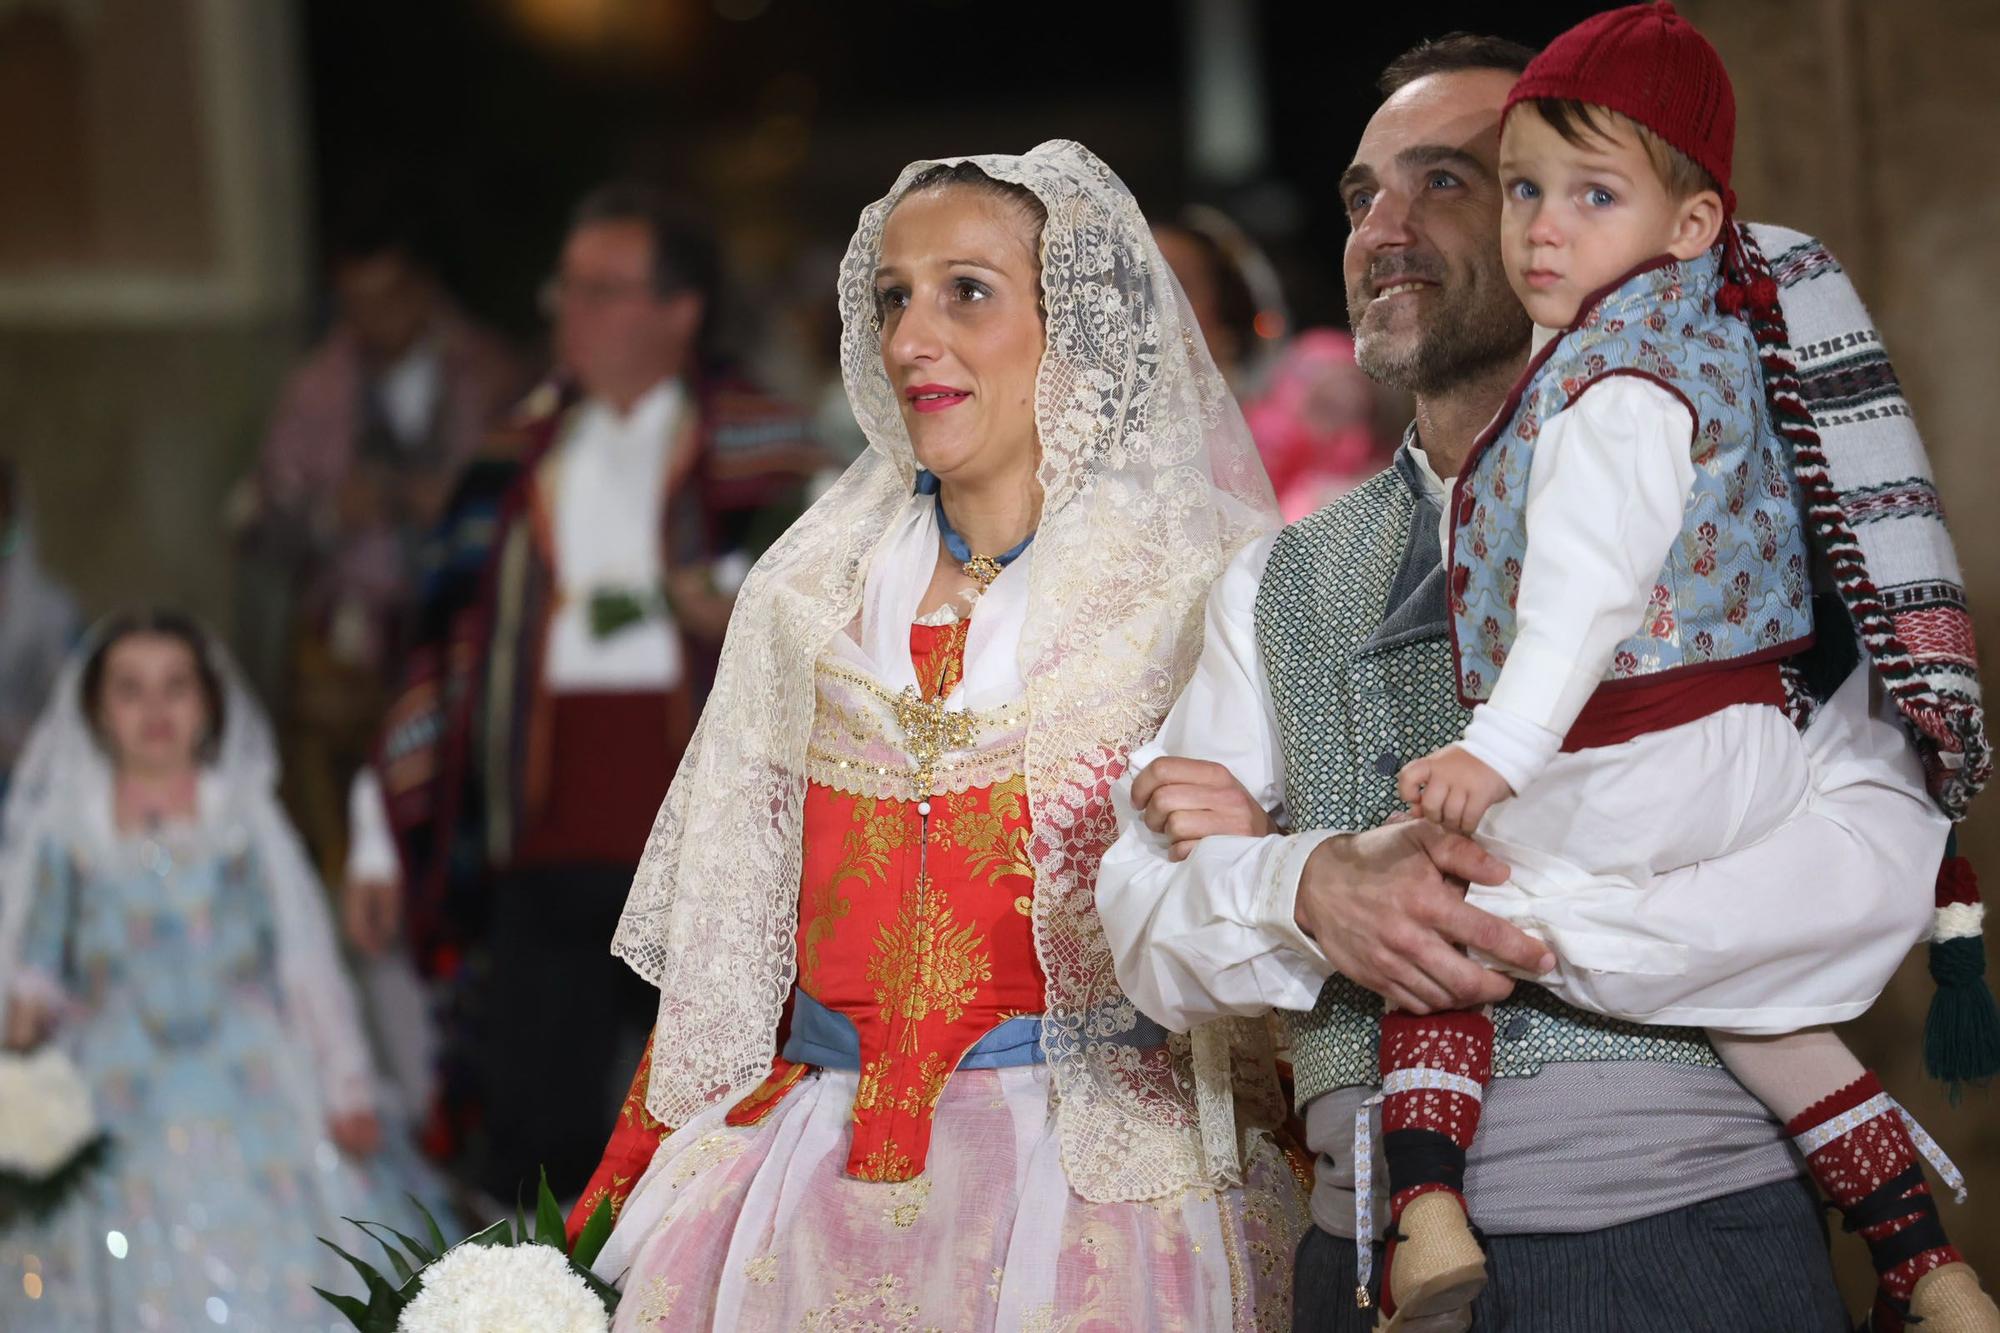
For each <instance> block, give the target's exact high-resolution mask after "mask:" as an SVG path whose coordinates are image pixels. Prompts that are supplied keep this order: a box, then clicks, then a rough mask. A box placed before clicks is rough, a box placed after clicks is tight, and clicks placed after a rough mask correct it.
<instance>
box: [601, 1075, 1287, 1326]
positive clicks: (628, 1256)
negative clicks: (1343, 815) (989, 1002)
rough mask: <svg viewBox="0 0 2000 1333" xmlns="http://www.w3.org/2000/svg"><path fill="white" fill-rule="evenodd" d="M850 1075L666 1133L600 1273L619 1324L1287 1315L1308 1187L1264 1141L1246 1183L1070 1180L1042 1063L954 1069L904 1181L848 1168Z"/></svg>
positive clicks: (1270, 1320)
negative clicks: (1113, 1188)
mask: <svg viewBox="0 0 2000 1333" xmlns="http://www.w3.org/2000/svg"><path fill="white" fill-rule="evenodd" d="M856 1081H857V1076H856V1075H855V1074H853V1073H851V1072H844V1071H824V1070H822V1071H815V1072H813V1073H810V1074H808V1075H807V1076H806V1077H805V1079H804V1080H803V1081H801V1082H800V1083H799V1084H798V1085H797V1086H796V1087H794V1088H793V1089H792V1091H791V1092H790V1093H789V1094H788V1095H787V1096H786V1097H785V1099H784V1101H782V1102H781V1103H779V1105H778V1107H777V1109H776V1110H774V1111H773V1112H772V1113H771V1114H770V1116H769V1117H767V1118H766V1119H765V1121H764V1122H763V1123H762V1124H759V1125H754V1126H747V1127H743V1128H734V1127H731V1126H728V1125H725V1124H724V1123H723V1113H724V1112H723V1108H720V1107H718V1108H715V1109H713V1110H710V1111H706V1112H704V1113H702V1114H701V1115H699V1116H697V1117H696V1118H695V1119H693V1120H691V1121H690V1122H689V1123H688V1124H687V1125H685V1126H683V1127H682V1128H681V1129H680V1130H678V1131H677V1132H675V1133H673V1134H671V1135H669V1136H668V1137H667V1138H666V1139H665V1140H664V1141H663V1142H662V1143H661V1144H660V1148H659V1151H658V1152H657V1153H655V1154H654V1156H653V1161H652V1164H651V1165H650V1166H649V1167H648V1168H647V1170H646V1174H645V1175H644V1176H643V1177H642V1178H641V1180H640V1182H639V1185H638V1187H637V1188H636V1189H634V1191H633V1192H632V1196H631V1198H630V1199H629V1200H627V1202H626V1204H625V1207H624V1209H623V1211H622V1212H621V1214H620V1216H619V1219H618V1225H617V1228H616V1229H615V1230H614V1231H613V1233H612V1236H611V1241H610V1243H609V1244H608V1245H607V1246H606V1247H605V1249H604V1252H603V1254H602V1255H600V1256H599V1258H598V1261H597V1271H598V1273H599V1274H600V1275H601V1276H603V1277H606V1278H608V1279H610V1280H612V1281H615V1282H616V1283H617V1284H618V1286H619V1287H620V1289H621V1290H622V1291H623V1293H624V1296H623V1299H622V1300H621V1302H620V1304H619V1307H618V1315H617V1319H616V1322H615V1329H616V1330H618V1333H636V1331H637V1330H644V1331H645V1333H655V1331H656V1330H659V1331H662V1333H664V1330H669V1329H671V1330H676V1333H678V1331H679V1330H706V1329H721V1330H732V1329H742V1330H757V1329H774V1330H775V1329H787V1330H789V1329H805V1330H825V1331H827V1333H832V1331H833V1330H845V1329H869V1330H880V1331H881V1333H904V1331H905V1330H907V1331H908V1333H922V1331H924V1330H930V1329H944V1330H951V1331H952V1333H960V1331H966V1333H972V1331H979V1330H1008V1331H1009V1333H1012V1331H1014V1330H1047V1331H1049V1333H1054V1331H1055V1330H1063V1331H1064V1333H1084V1331H1085V1330H1094V1331H1095V1330H1101V1331H1102V1333H1138V1331H1139V1330H1190V1331H1192V1330H1209V1329H1215V1330H1222V1329H1267V1330H1282V1329H1286V1328H1289V1327H1290V1326H1291V1276H1292V1250H1293V1247H1294V1246H1295V1245H1296V1243H1297V1241H1298V1238H1299V1236H1300V1234H1301V1233H1302V1231H1303V1229H1304V1227H1305V1226H1306V1225H1307V1217H1306V1211H1305V1198H1304V1193H1303V1191H1302V1190H1301V1188H1300V1186H1299V1184H1298V1182H1297V1180H1296V1179H1295V1178H1294V1176H1293V1174H1292V1171H1291V1169H1290V1166H1289V1165H1288V1163H1287V1162H1286V1160H1285V1157H1284V1154H1283V1153H1281V1152H1280V1151H1279V1150H1278V1148H1277V1147H1276V1145H1274V1144H1272V1143H1270V1142H1269V1141H1268V1140H1263V1141H1260V1146H1259V1148H1258V1150H1257V1152H1256V1153H1255V1155H1254V1156H1253V1159H1252V1161H1251V1163H1250V1167H1249V1169H1248V1171H1247V1172H1246V1175H1245V1183H1244V1185H1243V1187H1242V1188H1240V1189H1230V1190H1223V1191H1214V1190H1190V1191H1186V1192H1184V1193H1182V1194H1180V1195H1179V1196H1177V1197H1173V1198H1168V1199H1159V1200H1153V1201H1149V1202H1145V1203H1089V1202H1087V1201H1085V1200H1084V1199H1082V1198H1079V1197H1078V1196H1077V1195H1076V1194H1074V1193H1073V1192H1071V1190H1070V1188H1069V1185H1068V1182H1067V1181H1066V1179H1065V1177H1064V1175H1063V1167H1062V1162H1061V1145H1060V1142H1059V1139H1058V1136H1057V1134H1056V1131H1055V1122H1054V1118H1053V1116H1052V1115H1051V1113H1050V1109H1049V1092H1048V1075H1047V1072H1046V1071H1045V1070H1044V1069H1042V1068H1040V1067H1038V1066H1029V1067H1023V1068H1013V1069H994V1070H961V1071H959V1072H958V1073H956V1074H954V1075H953V1076H952V1077H951V1079H950V1081H949V1082H947V1083H946V1085H945V1090H944V1095H943V1096H942V1098H940V1100H939V1102H938V1107H937V1117H936V1121H935V1127H934V1130H933V1134H932V1138H931V1146H930V1157H929V1161H928V1163H927V1167H926V1170H925V1172H924V1174H923V1175H921V1176H919V1177H918V1178H916V1179H915V1180H910V1181H905V1182H901V1183H893V1184H885V1183H878V1182H869V1181H862V1180H856V1179H854V1178H853V1177H851V1176H848V1175H847V1174H845V1171H844V1169H843V1168H844V1167H845V1165H846V1162H847V1154H848V1146H849V1141H850V1126H851V1124H852V1119H851V1112H852V1108H853V1105H854V1094H855V1085H856Z"/></svg>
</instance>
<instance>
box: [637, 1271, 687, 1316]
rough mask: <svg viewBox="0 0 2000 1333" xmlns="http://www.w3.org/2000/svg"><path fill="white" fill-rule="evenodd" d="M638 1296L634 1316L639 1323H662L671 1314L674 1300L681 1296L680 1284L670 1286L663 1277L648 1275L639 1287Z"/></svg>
mask: <svg viewBox="0 0 2000 1333" xmlns="http://www.w3.org/2000/svg"><path fill="white" fill-rule="evenodd" d="M638 1297H639V1301H638V1304H637V1306H636V1307H635V1308H634V1312H633V1313H634V1317H636V1318H637V1319H638V1321H639V1322H640V1323H641V1324H663V1323H665V1322H666V1321H667V1320H668V1319H669V1318H670V1317H671V1316H672V1315H673V1312H674V1302H676V1301H678V1300H679V1299H680V1298H681V1288H680V1284H679V1283H678V1282H676V1283H674V1284H672V1285H671V1286H670V1285H668V1283H667V1280H666V1279H665V1278H664V1277H649V1278H647V1279H646V1284H645V1286H643V1287H641V1288H640V1289H639V1291H638Z"/></svg>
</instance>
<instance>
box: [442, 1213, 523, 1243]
mask: <svg viewBox="0 0 2000 1333" xmlns="http://www.w3.org/2000/svg"><path fill="white" fill-rule="evenodd" d="M513 1243H514V1240H513V1237H512V1235H511V1234H510V1228H509V1226H508V1223H507V1219H506V1218H504V1217H503V1218H501V1219H500V1220H499V1221H498V1222H495V1223H494V1224H493V1225H492V1226H490V1227H487V1228H486V1229H485V1230H484V1231H475V1232H473V1233H472V1234H471V1235H470V1236H467V1237H466V1238H465V1239H464V1240H462V1241H460V1242H459V1245H500V1246H507V1245H512V1244H513ZM453 1248H454V1249H456V1248H457V1246H454V1247H453Z"/></svg>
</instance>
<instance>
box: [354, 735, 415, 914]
mask: <svg viewBox="0 0 2000 1333" xmlns="http://www.w3.org/2000/svg"><path fill="white" fill-rule="evenodd" d="M402 879H403V867H402V862H401V860H400V859H399V858H398V857H397V855H396V839H395V836H394V835H393V834H391V833H390V832H389V806H388V802H387V800H386V799H385V798H384V797H383V795H382V779H381V778H380V777H379V776H377V775H376V772H375V769H374V767H373V766H371V765H365V764H364V765H363V766H362V768H361V771H360V772H359V773H356V774H355V775H354V785H353V786H352V787H350V788H348V792H347V882H348V883H349V884H399V883H401V882H402Z"/></svg>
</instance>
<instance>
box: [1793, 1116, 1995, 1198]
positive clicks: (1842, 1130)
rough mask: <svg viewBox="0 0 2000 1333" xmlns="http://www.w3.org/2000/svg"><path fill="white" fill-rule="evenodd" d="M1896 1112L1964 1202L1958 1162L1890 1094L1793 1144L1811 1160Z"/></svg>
mask: <svg viewBox="0 0 2000 1333" xmlns="http://www.w3.org/2000/svg"><path fill="white" fill-rule="evenodd" d="M1892 1111H1893V1112H1895V1114H1896V1115H1898V1116H1900V1117H1901V1118H1902V1121H1903V1125H1904V1127H1905V1128H1906V1129H1908V1130H1909V1132H1910V1141H1911V1142H1912V1143H1914V1144H1916V1145H1917V1151H1918V1152H1920V1153H1922V1154H1923V1156H1924V1160H1925V1161H1927V1162H1929V1163H1930V1164H1931V1169H1932V1170H1934V1171H1936V1172H1937V1173H1938V1179H1940V1180H1942V1181H1944V1183H1945V1185H1946V1187H1947V1188H1949V1189H1950V1190H1951V1192H1952V1196H1953V1201H1954V1202H1956V1203H1964V1202H1965V1199H1966V1189H1965V1173H1964V1172H1962V1171H1960V1170H1959V1169H1958V1165H1957V1163H1955V1162H1953V1161H1952V1160H1951V1158H1949V1157H1947V1156H1945V1151H1944V1149H1943V1148H1942V1147H1941V1146H1939V1144H1938V1141H1937V1140H1936V1139H1934V1138H1932V1137H1931V1136H1930V1131H1928V1130H1926V1129H1925V1128H1924V1127H1923V1126H1922V1125H1920V1124H1918V1123H1917V1118H1916V1117H1915V1116H1913V1115H1911V1114H1910V1113H1909V1112H1908V1111H1906V1110H1904V1109H1903V1106H1902V1103H1900V1102H1898V1101H1897V1100H1896V1099H1895V1098H1894V1097H1891V1096H1890V1095H1889V1094H1888V1093H1886V1092H1878V1093H1876V1094H1875V1095H1874V1096H1873V1097H1870V1098H1869V1099H1868V1100H1867V1101H1865V1102H1863V1103H1861V1105H1859V1106H1857V1107H1854V1108H1853V1109H1851V1110H1847V1111H1843V1112H1841V1113H1840V1114H1839V1115H1837V1116H1835V1117H1833V1118H1832V1119H1831V1120H1822V1121H1820V1122H1819V1123H1818V1124H1817V1125H1814V1126H1813V1127H1812V1128H1810V1129H1808V1130H1805V1131H1803V1132H1802V1133H1798V1134H1794V1135H1792V1142H1793V1143H1794V1144H1796V1145H1797V1146H1798V1150H1799V1153H1800V1154H1801V1155H1802V1156H1805V1157H1810V1156H1812V1155H1813V1154H1814V1153H1816V1152H1818V1151H1819V1150H1820V1149H1821V1148H1824V1147H1826V1145H1827V1144H1829V1143H1832V1142H1833V1141H1834V1140H1835V1139H1837V1138H1840V1137H1841V1136H1842V1135H1844V1134H1851V1133H1853V1132H1854V1131H1855V1130H1857V1129H1859V1128H1860V1127H1861V1126H1863V1125H1865V1124H1867V1123H1868V1122H1869V1121H1870V1120H1873V1119H1875V1118H1876V1117H1877V1116H1881V1115H1887V1114H1889V1113H1890V1112H1892Z"/></svg>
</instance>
